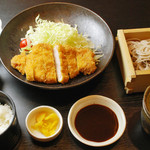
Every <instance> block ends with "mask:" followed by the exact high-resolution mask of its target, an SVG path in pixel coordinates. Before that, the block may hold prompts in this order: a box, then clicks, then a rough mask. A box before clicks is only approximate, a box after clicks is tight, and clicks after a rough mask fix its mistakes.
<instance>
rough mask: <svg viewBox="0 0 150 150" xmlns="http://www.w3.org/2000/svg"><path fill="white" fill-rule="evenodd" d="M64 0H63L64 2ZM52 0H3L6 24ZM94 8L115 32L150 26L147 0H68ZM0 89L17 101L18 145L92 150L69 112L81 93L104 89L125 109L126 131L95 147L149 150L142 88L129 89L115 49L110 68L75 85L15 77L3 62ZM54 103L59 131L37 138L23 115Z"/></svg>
mask: <svg viewBox="0 0 150 150" xmlns="http://www.w3.org/2000/svg"><path fill="white" fill-rule="evenodd" d="M56 1H57V0H55V2H56ZM61 1H62V0H59V2H61ZM45 2H52V1H51V0H0V18H1V19H2V22H3V27H4V26H5V25H6V24H7V23H8V22H9V21H10V20H11V19H12V18H13V17H14V16H15V15H17V14H18V13H19V12H20V11H22V10H24V9H26V8H28V7H31V6H34V5H36V4H40V3H45ZM63 2H71V3H74V4H79V5H81V6H84V7H87V8H89V9H91V10H93V11H94V12H95V13H97V14H98V15H100V16H101V17H102V18H103V19H104V20H105V21H106V23H107V24H108V25H109V27H110V29H111V30H112V32H113V35H114V37H115V36H116V33H117V29H127V28H145V27H150V1H149V0H64V1H63ZM0 90H2V91H4V92H5V93H7V94H8V95H9V96H10V97H11V98H12V99H13V100H14V102H15V105H16V109H17V114H18V119H19V123H20V127H21V138H20V140H19V142H18V144H17V146H16V147H15V149H21V150H22V149H23V150H28V149H30V150H32V149H37V150H38V149H52V150H76V149H78V150H81V149H84V150H93V149H94V148H91V147H88V146H85V145H83V144H81V143H80V142H78V141H77V140H76V139H75V138H74V137H73V136H72V135H71V133H70V131H69V128H68V125H67V115H68V112H69V109H70V107H71V106H72V105H73V103H74V102H76V101H77V100H78V99H80V98H82V97H84V96H87V95H93V94H96V95H97V94H98V95H103V96H107V97H109V98H111V99H113V100H115V101H116V102H117V103H118V104H119V105H120V106H121V107H122V108H123V110H124V112H125V115H126V119H127V127H126V130H125V132H124V134H123V136H122V137H121V138H120V139H119V140H118V141H117V142H115V143H114V144H112V145H110V146H107V147H102V148H95V149H104V150H109V149H112V150H126V149H130V150H137V149H140V150H149V149H150V137H149V136H147V135H146V134H145V133H144V132H143V130H142V127H141V123H140V111H141V105H142V98H143V93H135V94H130V95H126V93H125V90H124V84H123V81H122V77H121V73H120V68H119V65H118V60H117V57H116V54H115V53H114V55H113V58H112V60H111V62H110V64H109V65H108V66H107V68H106V69H105V70H104V71H103V72H102V73H101V74H100V75H99V76H98V77H96V78H95V79H93V80H92V81H90V82H88V83H86V84H84V85H82V86H79V87H75V88H72V89H66V90H60V91H50V90H43V89H39V88H35V87H31V86H29V85H25V84H24V83H22V82H20V81H18V80H16V79H15V78H14V77H12V76H11V75H10V74H9V73H8V72H7V71H6V70H5V68H4V67H3V66H2V64H1V63H0ZM39 105H51V106H54V107H55V108H57V109H58V110H59V111H60V112H61V114H62V116H63V119H64V127H63V130H62V133H61V134H60V136H59V137H58V138H57V139H55V140H54V141H52V142H48V143H40V142H37V141H34V140H33V139H32V138H31V137H30V136H29V134H28V133H27V131H26V128H25V117H26V115H27V113H28V112H29V111H30V110H31V109H32V108H34V107H36V106H39Z"/></svg>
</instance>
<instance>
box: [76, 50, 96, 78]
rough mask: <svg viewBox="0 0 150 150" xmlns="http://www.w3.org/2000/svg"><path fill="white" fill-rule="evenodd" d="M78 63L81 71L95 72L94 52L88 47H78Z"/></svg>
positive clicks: (85, 73) (84, 72)
mask: <svg viewBox="0 0 150 150" xmlns="http://www.w3.org/2000/svg"><path fill="white" fill-rule="evenodd" d="M77 65H78V69H79V71H80V72H82V73H83V74H84V75H89V74H92V73H94V72H95V70H96V68H97V67H96V64H95V60H94V53H93V52H92V50H90V49H88V48H80V49H77Z"/></svg>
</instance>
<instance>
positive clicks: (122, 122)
mask: <svg viewBox="0 0 150 150" xmlns="http://www.w3.org/2000/svg"><path fill="white" fill-rule="evenodd" d="M92 104H99V105H103V106H106V107H108V108H109V109H111V110H112V111H113V112H114V113H115V114H116V117H117V120H118V130H117V132H116V134H115V135H114V136H113V137H112V138H110V139H108V140H106V141H102V142H95V141H89V140H86V139H85V138H83V137H82V136H81V135H80V134H79V133H78V131H77V129H76V127H75V118H76V115H77V113H78V112H79V111H80V110H81V109H82V108H84V107H86V106H89V105H92ZM68 126H69V129H70V131H71V133H72V134H73V136H74V137H75V138H76V139H77V140H79V141H80V142H82V143H84V144H86V145H88V146H93V147H102V146H107V145H110V144H112V143H114V142H116V141H117V140H118V139H119V138H120V137H121V136H122V135H123V133H124V131H125V128H126V117H125V114H124V111H123V110H122V108H121V107H120V106H119V105H118V104H117V103H116V102H115V101H114V100H112V99H110V98H107V97H104V96H100V95H90V96H87V97H84V98H81V99H79V100H78V101H77V102H76V103H74V105H73V106H72V107H71V108H70V111H69V114H68Z"/></svg>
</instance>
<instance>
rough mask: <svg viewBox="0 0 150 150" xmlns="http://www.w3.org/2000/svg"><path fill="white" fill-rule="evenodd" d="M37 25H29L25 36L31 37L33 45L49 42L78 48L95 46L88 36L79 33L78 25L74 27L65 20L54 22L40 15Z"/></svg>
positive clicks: (36, 20)
mask: <svg viewBox="0 0 150 150" xmlns="http://www.w3.org/2000/svg"><path fill="white" fill-rule="evenodd" d="M35 23H36V25H35V27H32V26H29V30H28V31H27V33H26V35H25V38H26V39H30V41H31V42H32V44H33V45H36V44H38V43H49V44H51V45H55V44H57V43H60V44H62V45H70V46H73V47H77V48H81V47H82V48H85V47H86V48H94V45H93V43H92V42H91V41H90V40H89V39H88V37H87V36H85V35H83V34H79V33H78V30H77V25H75V27H72V26H71V25H69V24H66V23H63V22H58V23H55V22H52V21H47V20H42V19H41V18H39V15H38V16H37V17H36V18H35Z"/></svg>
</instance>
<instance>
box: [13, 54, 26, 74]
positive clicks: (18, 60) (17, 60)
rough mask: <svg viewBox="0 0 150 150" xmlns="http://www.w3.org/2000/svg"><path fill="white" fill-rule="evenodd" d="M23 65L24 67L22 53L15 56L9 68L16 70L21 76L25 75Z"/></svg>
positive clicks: (24, 59)
mask: <svg viewBox="0 0 150 150" xmlns="http://www.w3.org/2000/svg"><path fill="white" fill-rule="evenodd" d="M25 65H26V54H25V52H22V53H21V54H19V55H15V56H14V57H13V58H12V59H11V66H12V67H13V68H15V69H17V70H18V71H19V72H20V73H21V74H22V75H24V74H25Z"/></svg>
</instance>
